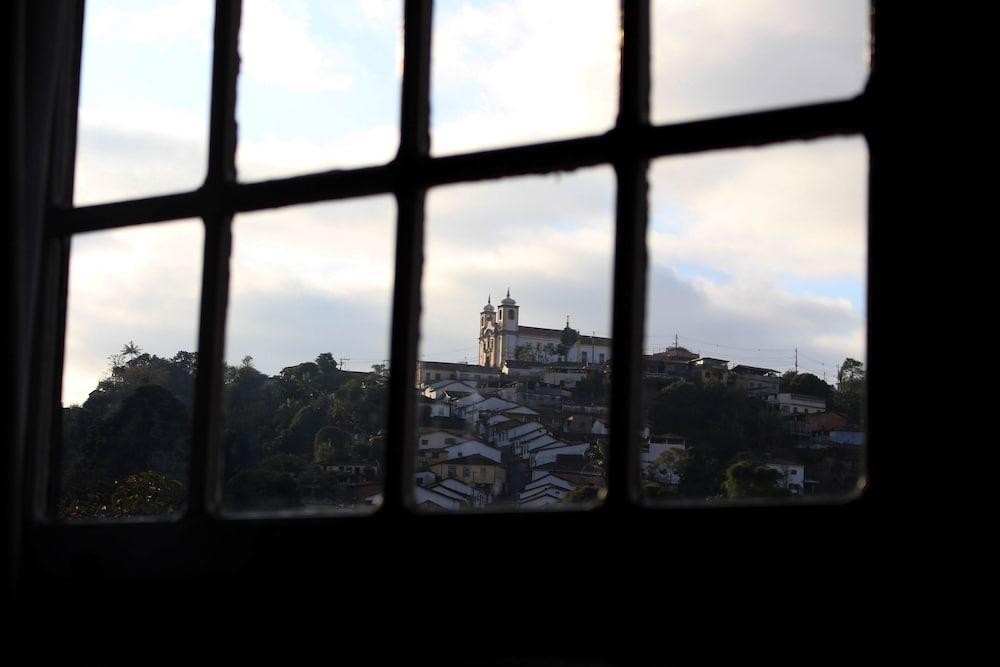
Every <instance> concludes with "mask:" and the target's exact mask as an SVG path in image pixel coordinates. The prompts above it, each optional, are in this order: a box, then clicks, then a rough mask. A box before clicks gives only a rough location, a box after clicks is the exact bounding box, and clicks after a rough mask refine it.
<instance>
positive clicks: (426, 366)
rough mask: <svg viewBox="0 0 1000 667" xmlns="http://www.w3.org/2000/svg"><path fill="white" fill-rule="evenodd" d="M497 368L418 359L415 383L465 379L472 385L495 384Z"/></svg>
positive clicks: (422, 383) (423, 383)
mask: <svg viewBox="0 0 1000 667" xmlns="http://www.w3.org/2000/svg"><path fill="white" fill-rule="evenodd" d="M497 375H498V373H497V369H495V368H483V367H482V366H474V365H472V364H459V363H453V362H449V361H418V362H417V385H418V386H420V385H429V384H433V383H434V382H439V381H441V380H467V381H471V383H473V386H479V385H483V384H489V383H491V382H492V384H496V382H497Z"/></svg>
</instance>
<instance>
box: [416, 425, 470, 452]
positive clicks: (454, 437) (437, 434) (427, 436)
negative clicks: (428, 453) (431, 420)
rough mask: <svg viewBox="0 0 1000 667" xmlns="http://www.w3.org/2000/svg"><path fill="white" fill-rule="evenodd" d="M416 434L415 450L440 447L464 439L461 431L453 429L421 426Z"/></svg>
mask: <svg viewBox="0 0 1000 667" xmlns="http://www.w3.org/2000/svg"><path fill="white" fill-rule="evenodd" d="M418 433H419V435H418V436H417V450H421V449H441V448H443V447H446V446H448V445H455V444H458V443H459V442H461V441H462V440H465V439H466V438H465V436H464V435H463V434H462V431H458V430H454V429H437V428H428V427H421V428H420V430H419V431H418Z"/></svg>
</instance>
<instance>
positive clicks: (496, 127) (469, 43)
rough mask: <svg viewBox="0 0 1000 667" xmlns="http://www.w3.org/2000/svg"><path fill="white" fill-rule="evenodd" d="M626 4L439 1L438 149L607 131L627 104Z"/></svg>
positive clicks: (434, 129) (435, 64)
mask: <svg viewBox="0 0 1000 667" xmlns="http://www.w3.org/2000/svg"><path fill="white" fill-rule="evenodd" d="M619 24H620V21H619V16H618V3H617V2H615V1H614V0H599V1H591V2H586V3H581V2H575V1H574V0H561V1H558V2H557V1H551V0H550V1H548V2H537V1H536V0H511V1H502V0H495V1H492V2H477V3H472V2H463V1H461V0H449V1H445V2H438V3H435V6H434V39H433V40H432V48H433V58H432V59H431V68H432V71H431V101H432V103H431V136H432V140H433V151H434V153H435V154H437V155H443V154H452V153H459V152H463V151H472V150H480V149H484V148H497V147H501V146H510V145H514V144H528V143H534V142H538V141H545V140H552V139H565V138H568V137H573V136H581V135H588V134H597V133H600V132H604V131H606V130H608V129H610V128H611V126H612V125H613V124H614V117H615V113H616V112H617V86H618V32H619Z"/></svg>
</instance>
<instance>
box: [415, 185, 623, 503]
mask: <svg viewBox="0 0 1000 667" xmlns="http://www.w3.org/2000/svg"><path fill="white" fill-rule="evenodd" d="M613 193H614V176H613V172H612V170H611V169H609V168H607V167H601V168H596V169H588V170H580V171H578V172H574V173H572V174H568V175H559V176H547V177H530V178H515V179H509V180H503V181H497V182H492V183H487V184H476V185H458V186H449V187H442V188H438V189H435V190H433V191H431V193H430V194H429V196H428V201H427V227H426V232H425V233H426V246H425V251H426V254H425V262H424V275H423V292H422V294H423V307H422V319H421V337H420V349H419V359H420V361H419V363H418V367H417V378H416V384H417V392H418V396H417V420H418V424H419V432H418V433H415V434H414V437H415V439H416V443H417V463H416V468H417V470H418V472H417V474H416V477H417V479H416V486H417V488H416V490H415V493H416V501H417V504H418V506H419V507H420V508H421V509H426V510H429V511H435V510H440V509H445V510H466V509H481V508H491V509H508V510H515V509H525V510H527V509H536V508H543V507H545V508H548V509H573V508H581V507H585V506H587V505H588V504H592V503H593V502H595V501H597V500H599V499H600V498H602V497H603V495H604V488H605V475H604V468H603V460H604V456H605V454H606V451H607V434H608V405H609V403H608V394H609V384H610V376H609V364H608V361H609V360H610V359H611V341H610V338H609V337H610V329H611V292H612V290H611V281H612V277H611V276H612V256H613V247H614V224H613V219H614V213H613ZM602 357H603V360H601V359H602ZM595 360H599V361H595Z"/></svg>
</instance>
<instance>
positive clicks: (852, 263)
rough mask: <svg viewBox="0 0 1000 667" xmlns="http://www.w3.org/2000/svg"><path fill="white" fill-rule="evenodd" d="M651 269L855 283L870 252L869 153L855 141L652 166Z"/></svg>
mask: <svg viewBox="0 0 1000 667" xmlns="http://www.w3.org/2000/svg"><path fill="white" fill-rule="evenodd" d="M650 183H651V211H652V212H651V219H652V231H651V233H650V239H649V242H650V246H651V251H652V258H653V261H655V262H662V263H665V264H671V263H674V262H680V261H683V262H694V263H700V264H704V265H705V266H707V267H710V268H713V269H716V270H719V271H723V272H726V273H731V274H736V275H740V276H754V277H767V278H769V279H771V280H777V278H778V276H780V275H782V274H787V275H791V276H796V277H798V278H831V277H856V278H860V277H861V275H862V274H863V272H864V266H865V256H866V248H867V239H866V224H865V220H866V218H867V211H866V206H867V197H866V192H867V149H866V147H865V144H864V141H863V140H861V139H856V138H849V139H827V140H823V141H818V142H799V143H792V144H781V145H776V146H770V147H766V148H758V149H745V150H739V151H725V152H713V153H707V154H702V155H697V156H684V157H679V158H668V159H662V160H658V161H656V162H654V164H653V167H652V169H651V172H650Z"/></svg>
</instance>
